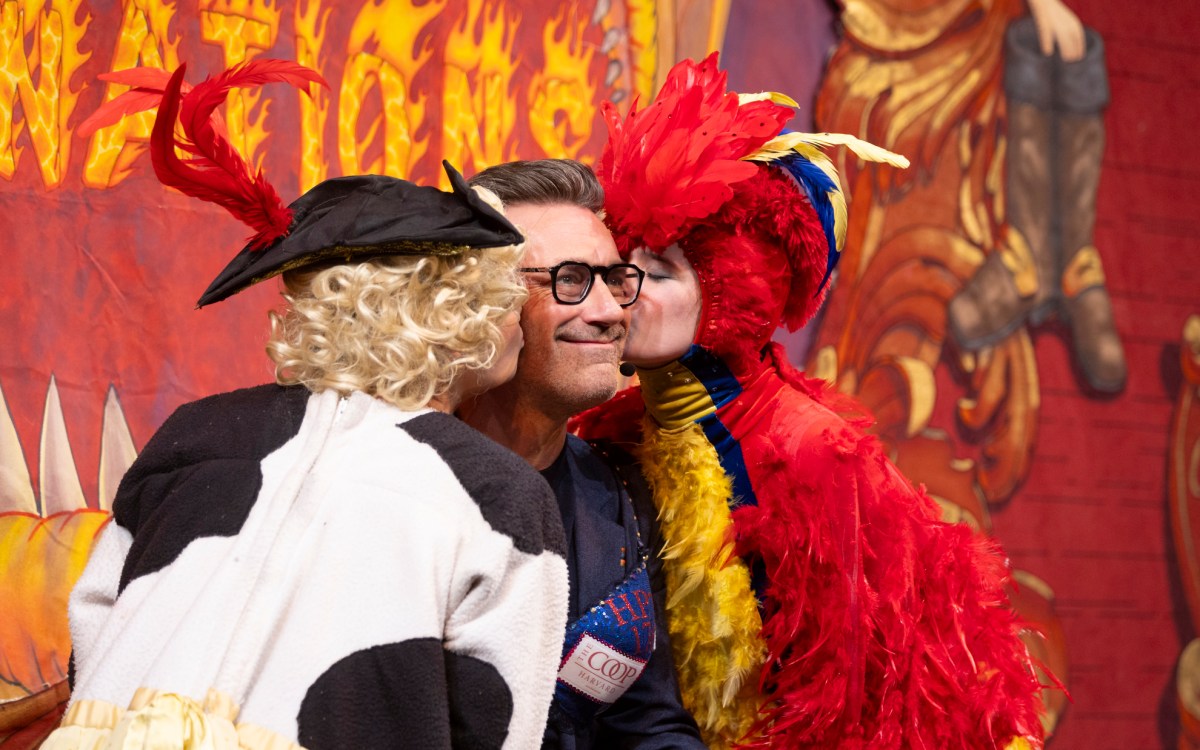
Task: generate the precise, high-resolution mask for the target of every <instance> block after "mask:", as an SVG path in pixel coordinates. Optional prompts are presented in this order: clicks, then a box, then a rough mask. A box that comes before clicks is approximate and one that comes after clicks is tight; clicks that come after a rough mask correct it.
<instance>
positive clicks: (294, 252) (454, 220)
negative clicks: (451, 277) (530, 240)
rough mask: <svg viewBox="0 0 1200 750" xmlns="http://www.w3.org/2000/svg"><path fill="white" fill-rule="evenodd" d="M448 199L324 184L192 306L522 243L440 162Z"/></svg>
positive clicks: (342, 180)
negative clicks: (353, 270)
mask: <svg viewBox="0 0 1200 750" xmlns="http://www.w3.org/2000/svg"><path fill="white" fill-rule="evenodd" d="M442 166H443V167H445V169H446V174H447V175H448V176H449V177H450V184H451V186H452V187H453V192H449V193H447V192H443V191H441V190H438V189H437V188H434V187H422V186H420V185H414V184H413V183H411V182H408V181H406V180H401V179H397V178H395V177H384V176H382V175H357V176H353V177H335V178H333V179H331V180H325V181H324V182H322V183H321V184H319V185H317V186H316V187H314V188H313V189H311V190H309V191H308V192H307V193H305V194H304V195H302V196H300V197H299V198H297V199H296V200H295V201H294V202H293V203H292V204H291V205H290V206H289V208H290V209H291V210H292V222H291V224H290V225H289V227H288V233H287V234H285V235H284V236H282V237H280V238H278V239H276V240H275V241H274V242H272V243H271V244H269V245H267V246H266V247H265V248H263V249H261V250H251V249H250V248H251V246H252V245H253V243H251V244H249V245H247V246H246V247H245V248H243V249H242V251H241V252H240V253H238V254H237V256H236V257H234V259H233V260H232V261H230V262H229V265H227V266H225V269H224V270H223V271H221V273H220V274H218V275H217V278H216V279H214V280H213V282H212V283H211V284H209V286H208V289H207V290H205V292H204V294H203V295H202V296H201V297H200V301H199V302H197V303H196V306H197V307H204V306H205V305H210V304H212V303H213V302H220V301H221V300H223V299H225V298H226V297H229V296H230V295H233V294H236V293H237V292H240V291H242V290H243V289H245V288H246V287H249V286H251V285H253V284H257V283H258V282H260V281H263V280H265V279H269V278H271V277H272V276H277V275H279V274H281V273H283V272H284V271H290V270H293V269H296V268H301V267H303V266H307V265H311V264H314V263H320V262H322V261H327V260H333V259H337V258H342V259H344V260H346V261H349V260H350V259H352V258H366V257H369V256H375V255H457V254H458V253H461V252H464V251H466V250H470V249H473V248H488V247H503V246H506V245H517V244H520V243H522V242H524V241H525V238H524V237H522V236H521V233H520V232H518V231H517V229H516V227H514V226H513V225H512V224H511V223H510V222H509V221H508V219H506V218H504V216H503V215H502V214H501V213H500V212H499V211H497V210H496V209H494V208H492V207H491V206H490V205H488V204H487V202H485V201H484V200H483V199H482V198H480V197H479V195H478V193H476V192H475V191H474V190H472V189H471V188H470V187H468V186H467V183H466V181H465V180H464V179H463V177H462V175H461V174H459V173H458V171H457V170H456V169H454V167H452V166H450V164H449V162H445V161H443V162H442Z"/></svg>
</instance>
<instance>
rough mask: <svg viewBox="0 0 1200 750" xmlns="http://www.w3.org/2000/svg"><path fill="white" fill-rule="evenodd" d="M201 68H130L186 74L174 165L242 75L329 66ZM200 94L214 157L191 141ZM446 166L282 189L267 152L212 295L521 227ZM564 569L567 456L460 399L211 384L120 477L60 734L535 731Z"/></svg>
mask: <svg viewBox="0 0 1200 750" xmlns="http://www.w3.org/2000/svg"><path fill="white" fill-rule="evenodd" d="M182 72H183V70H182V68H181V69H180V70H179V71H177V72H176V74H175V75H174V76H172V77H171V78H170V80H169V81H165V80H163V79H162V78H161V77H160V78H155V77H154V76H155V75H158V74H154V73H152V72H145V71H142V72H140V73H139V74H138V75H141V76H142V79H141V81H142V83H143V84H144V85H143V89H142V90H141V91H140V92H139V91H138V90H137V89H135V90H134V92H131V94H135V95H137V94H140V95H143V96H144V95H145V90H146V89H147V88H151V89H152V88H153V85H152V84H154V81H158V83H157V85H158V86H160V87H161V90H162V91H163V97H162V104H161V105H160V107H159V114H158V118H157V121H156V124H155V131H154V139H155V140H154V141H153V142H152V148H153V153H154V155H155V168H156V172H157V173H158V174H159V176H160V178H163V179H164V182H169V183H171V184H178V182H171V179H172V177H171V176H170V175H168V177H164V172H171V171H172V170H174V179H176V180H177V179H178V178H179V175H180V174H183V173H186V172H187V171H188V170H196V171H197V172H202V171H204V169H205V168H206V167H207V166H210V165H205V164H198V159H200V158H206V159H210V160H216V159H217V158H219V156H220V153H224V155H225V156H226V157H227V156H228V155H229V153H231V152H232V149H229V148H228V143H227V142H224V141H223V136H221V135H220V133H219V131H216V130H214V128H213V127H212V126H211V120H210V114H211V112H212V111H213V108H215V106H216V104H217V103H219V102H220V101H223V100H224V98H225V93H226V92H227V91H228V89H229V88H230V87H231V86H235V85H246V84H247V83H261V82H264V81H266V80H285V81H289V82H292V83H297V84H298V85H299V84H302V83H305V84H306V83H307V82H308V81H312V80H315V79H316V77H315V74H312V73H311V71H307V70H306V69H303V68H300V67H299V66H295V65H291V64H283V63H278V62H276V61H257V62H254V63H249V64H247V65H245V66H242V67H240V68H236V69H234V70H232V71H229V72H227V73H226V74H223V75H222V76H220V77H218V78H216V79H214V80H210V81H206V82H205V83H203V84H200V85H198V86H196V87H195V88H193V89H192V90H191V93H190V94H187V95H183V92H182ZM160 73H161V72H160ZM181 99H182V106H181ZM119 102H120V100H119V99H118V100H114V104H116V105H117V106H118V107H119V106H121V104H119ZM127 102H128V100H126V103H127ZM209 105H211V106H209ZM206 107H207V109H206ZM180 109H182V112H183V117H182V118H181V119H182V120H183V123H182V124H183V129H184V132H185V133H186V135H187V136H188V137H189V139H190V140H189V142H187V143H185V144H183V147H184V148H185V149H187V150H190V151H191V152H192V153H193V154H200V156H198V157H197V159H193V160H189V161H180V160H178V159H177V157H176V156H175V154H174V149H175V147H176V143H175V142H174V136H173V130H174V127H175V119H176V112H177V111H178V110H180ZM206 127H207V131H205V128H206ZM213 153H218V157H213V156H212V154H213ZM173 159H174V160H175V162H174V163H172V161H171V160H173ZM243 166H244V165H243ZM447 172H448V174H449V176H450V178H451V182H452V185H453V188H454V190H453V192H452V193H444V192H442V191H440V190H437V189H434V188H427V187H418V186H416V185H413V184H411V183H408V182H405V181H403V180H398V179H394V178H390V177H378V176H358V177H344V178H337V179H333V180H327V181H326V182H324V183H321V184H320V185H318V186H316V187H315V188H313V189H312V190H310V191H309V192H308V193H306V194H305V195H304V196H302V197H301V198H300V199H299V200H297V201H296V202H294V203H293V204H292V205H291V206H290V207H287V208H284V207H283V206H282V205H281V204H279V205H276V203H279V202H278V199H277V198H275V199H274V202H272V200H271V197H272V196H273V195H274V193H273V191H270V189H269V186H265V183H263V182H262V181H261V176H259V177H257V178H250V177H249V173H248V171H245V172H244V174H242V175H241V177H239V179H238V180H237V181H236V182H237V184H238V186H239V187H241V188H244V189H245V192H246V193H247V194H249V195H251V196H252V197H253V198H255V199H258V200H257V208H258V209H262V208H263V207H264V206H265V207H266V210H259V211H258V214H259V215H258V218H257V220H256V222H248V223H251V224H252V226H255V228H256V229H258V230H259V234H258V235H256V237H255V238H253V239H252V240H251V242H250V244H249V245H248V246H247V248H246V249H244V250H243V251H242V252H241V253H240V254H239V255H238V256H237V257H236V258H234V260H233V261H232V262H231V263H230V264H229V266H228V267H227V268H226V269H225V270H224V271H223V272H222V273H221V275H220V276H218V278H217V280H216V281H214V283H213V285H212V286H210V288H209V289H208V291H206V292H205V295H204V296H203V297H202V298H201V300H200V303H201V304H202V305H203V304H208V303H210V302H215V301H218V300H220V299H223V298H225V297H227V296H229V295H230V294H233V293H236V292H237V291H239V290H241V289H243V288H245V287H247V286H249V285H250V284H253V283H256V282H257V281H260V280H262V279H264V278H268V277H270V276H273V275H275V274H278V273H281V272H282V271H285V270H289V269H293V268H299V267H304V266H307V265H309V264H312V263H314V262H317V261H320V262H322V263H330V262H333V263H336V260H334V259H342V260H343V261H349V260H351V259H352V258H355V259H360V258H367V257H377V256H380V255H387V254H408V255H423V256H429V255H439V254H440V255H448V256H453V255H458V254H461V253H462V252H464V251H466V250H468V249H480V248H499V247H502V246H512V245H514V244H516V243H519V242H521V241H522V238H521V236H520V234H519V233H518V232H517V231H516V229H515V228H514V227H513V226H512V225H511V224H510V223H509V222H508V221H507V220H506V219H505V218H504V217H503V215H502V214H501V213H499V212H498V211H497V210H496V209H495V208H493V207H492V206H491V205H490V204H489V203H488V202H486V201H485V200H484V199H482V198H481V196H480V195H479V194H478V193H477V192H476V191H474V190H472V189H470V188H468V187H467V186H466V185H465V183H464V182H463V181H462V178H461V176H460V175H458V173H457V172H455V171H454V170H453V169H451V168H450V167H449V166H448V165H447ZM199 177H200V178H204V177H208V178H212V174H211V170H210V173H208V174H207V175H199ZM196 178H197V175H191V176H190V178H189V179H191V180H192V182H193V183H194V181H195V179H196ZM213 179H219V177H218V178H213ZM256 180H257V182H256ZM210 182H211V180H210ZM264 186H265V187H264ZM210 188H212V185H211V184H209V185H208V186H207V192H206V189H200V188H197V187H195V185H194V184H192V185H191V189H190V190H187V189H185V192H190V194H193V195H198V196H199V197H206V198H207V199H213V198H211V195H212V194H213V190H212V189H210ZM268 193H269V194H268ZM223 194H224V195H226V196H227V195H228V192H226V193H223ZM239 200H240V198H239ZM218 202H220V201H218ZM230 202H235V201H233V199H230ZM248 202H249V203H252V202H254V201H244V200H243V201H242V202H241V203H239V204H238V205H240V206H242V208H243V209H245V206H246V204H247V203H248ZM222 205H226V204H225V203H222ZM226 207H230V206H228V205H227V206H226ZM231 210H233V209H232V208H231ZM235 213H237V211H235ZM245 213H254V209H246V210H245ZM242 218H245V216H244V215H243V216H242ZM280 227H283V230H284V231H283V233H280V229H279V228H280ZM567 591H568V584H567V572H566V564H565V561H564V558H563V532H562V526H561V521H560V519H559V516H558V510H557V507H556V504H555V500H554V496H553V494H552V493H551V491H550V489H549V487H548V485H547V484H546V482H545V481H544V480H543V479H542V478H541V477H540V476H539V475H538V474H537V472H535V471H534V470H533V469H532V468H530V467H529V466H528V465H526V464H525V463H524V462H523V461H522V460H521V459H520V458H519V457H517V456H516V455H515V454H513V453H512V452H510V451H509V450H507V449H505V448H502V447H500V446H499V445H497V444H495V443H493V442H492V441H490V440H488V439H487V438H485V437H483V436H482V435H481V434H479V433H477V432H476V431H475V430H473V429H471V428H469V427H467V426H466V425H464V424H463V423H461V422H460V421H458V420H457V419H455V418H454V417H452V416H450V415H449V414H446V413H443V412H442V411H436V410H434V409H430V408H419V409H404V408H400V407H399V406H397V405H395V404H394V403H391V402H389V401H385V400H384V399H382V398H378V397H374V396H371V395H368V394H366V393H363V392H360V391H351V392H349V393H338V392H336V391H334V390H318V391H317V392H310V391H309V390H308V389H307V388H305V387H303V386H295V385H293V386H281V385H266V386H260V387H256V388H250V389H246V390H241V391H236V392H233V393H226V394H221V395H217V396H212V397H210V398H206V399H202V400H200V401H197V402H194V403H191V404H187V405H185V406H183V407H181V408H180V409H178V410H177V411H176V412H175V413H174V414H173V415H172V416H171V417H170V418H169V419H168V420H167V421H166V423H165V424H164V425H163V426H162V427H161V428H160V429H159V431H158V432H157V433H156V434H155V435H154V437H153V438H151V440H150V441H149V443H148V444H147V445H146V448H145V450H144V451H143V452H142V453H141V455H140V456H139V457H138V459H137V461H136V462H135V463H134V465H133V466H132V467H131V468H130V470H129V472H128V473H127V474H126V476H125V477H124V479H123V480H122V483H121V486H120V489H119V491H118V493H117V497H116V499H115V501H114V504H113V521H112V522H111V523H110V524H109V525H108V527H107V528H106V529H105V530H104V532H103V534H102V536H101V537H100V539H99V541H98V542H97V545H96V548H95V550H94V552H93V553H92V557H91V559H90V561H89V563H88V566H87V569H86V570H85V572H84V573H83V575H82V577H81V578H80V580H79V583H78V585H77V587H76V589H75V590H74V591H73V593H72V596H71V602H70V617H71V634H72V640H73V647H74V655H73V670H72V671H73V681H74V690H73V694H72V700H71V705H70V707H69V708H68V710H67V713H66V715H65V717H64V720H63V724H62V726H61V727H60V728H59V729H58V730H56V732H55V733H54V734H53V735H51V737H50V739H49V740H48V741H47V743H46V745H45V747H47V748H51V749H52V750H63V749H66V748H93V747H110V748H117V747H139V748H141V747H188V748H191V747H197V748H199V747H204V748H214V749H216V748H239V747H241V748H268V747H269V748H273V749H280V750H282V749H283V748H295V747H307V748H312V749H313V750H316V749H318V748H345V747H354V748H373V747H396V746H405V747H421V748H439V747H444V748H448V747H480V748H483V747H488V748H492V747H494V748H501V747H503V748H525V747H532V746H535V745H536V744H537V743H538V742H539V741H540V739H541V737H542V732H543V728H544V726H545V722H546V715H547V710H548V707H549V704H550V701H551V698H552V695H553V692H554V684H555V674H556V671H557V669H558V665H559V660H560V655H561V654H560V651H561V646H562V633H563V627H564V623H565V619H566V607H567Z"/></svg>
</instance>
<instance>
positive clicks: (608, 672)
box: [558, 633, 646, 703]
mask: <svg viewBox="0 0 1200 750" xmlns="http://www.w3.org/2000/svg"><path fill="white" fill-rule="evenodd" d="M645 668H646V662H644V661H638V660H637V659H632V658H630V657H628V656H626V655H625V654H622V653H621V652H620V651H617V650H616V649H615V648H613V647H611V646H609V645H608V644H607V643H605V642H604V641H601V640H597V639H596V638H593V637H592V636H591V635H590V634H588V633H584V635H583V637H582V638H580V639H579V643H577V644H575V648H574V649H572V650H571V653H569V654H567V658H566V659H564V660H563V665H562V668H561V669H559V670H558V679H559V680H561V681H563V682H565V683H566V684H567V685H570V686H571V687H573V688H575V689H576V690H578V691H579V692H581V693H583V694H584V695H586V696H588V697H590V698H592V699H594V700H597V701H599V702H601V703H612V702H613V701H615V700H616V699H617V698H620V697H621V696H622V695H623V694H624V693H625V691H626V690H628V689H629V686H630V685H632V684H633V683H635V682H637V678H638V677H640V676H641V674H642V670H644V669H645Z"/></svg>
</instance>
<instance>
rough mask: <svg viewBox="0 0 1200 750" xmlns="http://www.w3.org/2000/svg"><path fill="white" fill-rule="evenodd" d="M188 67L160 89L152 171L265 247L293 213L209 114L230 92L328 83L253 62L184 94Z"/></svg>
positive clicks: (284, 66) (284, 64)
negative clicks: (240, 225)
mask: <svg viewBox="0 0 1200 750" xmlns="http://www.w3.org/2000/svg"><path fill="white" fill-rule="evenodd" d="M186 67H187V66H186V65H181V66H180V67H179V69H178V70H176V71H175V73H174V75H172V76H171V78H170V80H169V81H168V82H167V84H166V86H165V89H164V91H163V95H162V102H161V104H160V105H159V108H158V116H157V118H155V121H154V132H153V135H152V136H151V139H150V155H151V158H152V161H153V163H154V172H155V174H156V175H158V179H159V180H160V181H161V182H162V183H163V184H164V185H167V186H168V187H173V188H176V189H178V190H179V191H181V192H183V193H185V194H187V195H190V196H192V197H194V198H199V199H201V200H206V201H209V202H212V203H216V204H217V205H219V206H222V207H223V208H225V209H226V210H227V211H229V212H230V213H231V214H233V215H234V217H236V218H237V219H239V220H240V221H242V222H244V223H245V224H247V225H249V226H250V227H251V228H252V229H254V230H256V233H255V234H254V235H253V236H252V237H250V239H249V243H250V248H251V249H252V250H257V249H261V248H263V247H266V246H267V245H269V244H270V243H271V242H273V241H274V240H275V239H277V238H279V237H282V236H283V235H285V234H287V230H288V226H289V225H290V224H291V220H292V212H291V210H290V209H289V208H287V206H285V205H284V204H283V201H282V200H280V198H279V195H278V193H276V192H275V188H273V187H272V186H271V184H270V183H269V182H267V180H266V179H265V178H264V177H263V175H262V172H261V170H260V171H259V172H257V173H255V174H251V171H250V167H249V165H248V164H246V161H245V159H243V158H242V156H241V154H239V153H238V152H237V150H236V149H235V148H233V146H232V145H231V144H230V143H229V139H228V138H227V137H226V136H225V133H224V129H223V127H222V123H221V122H220V118H217V117H214V116H213V113H214V111H215V110H216V108H217V107H218V106H220V104H221V103H222V102H223V101H225V97H226V95H227V94H228V93H229V90H230V89H232V88H238V87H247V86H258V85H261V84H264V83H271V82H283V83H290V84H291V85H293V86H296V87H297V88H300V89H301V90H303V91H305V92H306V93H307V91H308V86H309V84H310V83H314V82H315V83H319V84H321V85H323V86H326V87H328V84H326V83H325V80H324V79H323V78H322V77H321V76H320V75H319V74H318V73H317V72H316V71H313V70H310V69H308V68H305V67H303V66H301V65H299V64H297V63H293V62H288V61H284V60H252V61H250V62H247V63H243V64H242V65H238V66H236V67H234V68H231V69H229V70H227V71H225V72H224V73H222V74H220V75H219V76H217V77H216V78H212V79H208V80H205V81H204V82H203V83H200V84H198V85H197V86H195V87H194V88H193V89H192V90H191V91H190V92H188V93H187V94H186V96H185V95H184V94H183V74H184V71H185V70H186ZM119 98H120V97H118V99H119ZM113 101H114V102H116V101H117V99H114V100H113ZM177 115H178V117H179V127H180V129H182V131H183V136H184V137H183V138H182V139H180V140H178V141H177V140H176V134H175V130H176V128H175V122H176V116H177ZM93 116H94V115H93ZM176 148H179V149H181V150H183V151H185V152H187V153H188V154H191V155H192V156H191V158H187V159H181V158H179V157H178V156H177V155H176V153H175V149H176Z"/></svg>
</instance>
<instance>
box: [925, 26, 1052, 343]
mask: <svg viewBox="0 0 1200 750" xmlns="http://www.w3.org/2000/svg"><path fill="white" fill-rule="evenodd" d="M1004 89H1005V93H1006V94H1007V96H1008V152H1007V172H1008V174H1007V184H1006V199H1007V203H1008V206H1009V209H1008V210H1009V218H1008V226H1007V228H1006V231H1005V233H1004V234H1003V235H1002V236H1001V238H1000V243H999V246H998V247H997V248H996V250H995V251H994V252H992V253H991V254H990V255H988V256H987V257H986V258H985V259H984V261H983V263H982V264H981V265H980V266H979V268H978V269H976V271H975V274H974V275H973V276H972V277H971V279H970V280H969V281H968V282H967V283H966V285H965V286H964V287H963V289H962V291H960V292H959V293H958V295H957V296H955V297H954V298H953V299H952V300H950V304H949V307H948V309H947V322H948V325H949V328H950V333H951V335H953V336H954V338H955V339H956V340H957V341H958V344H959V346H961V347H962V348H963V349H966V350H969V351H974V350H977V349H982V348H983V347H986V346H991V345H992V344H995V343H996V342H997V341H999V340H1000V339H1003V338H1004V337H1005V336H1007V335H1009V334H1010V333H1012V332H1013V331H1015V330H1017V329H1018V328H1019V327H1021V326H1022V325H1024V324H1025V323H1026V322H1029V323H1031V324H1037V323H1040V322H1041V321H1042V320H1043V319H1045V317H1046V316H1047V315H1049V314H1050V313H1051V312H1052V311H1053V310H1054V303H1055V302H1056V297H1057V294H1058V289H1057V281H1058V277H1059V263H1058V253H1057V245H1056V243H1055V242H1054V241H1053V231H1052V230H1053V226H1052V222H1053V210H1054V209H1053V206H1054V192H1053V189H1054V179H1053V175H1052V173H1051V170H1052V168H1053V161H1052V158H1053V153H1052V150H1051V141H1052V138H1053V132H1054V130H1053V129H1054V116H1053V102H1054V96H1053V93H1054V58H1052V57H1046V56H1044V55H1042V53H1041V51H1040V49H1039V48H1038V40H1037V29H1036V28H1035V27H1034V25H1033V21H1032V20H1031V19H1022V20H1019V21H1017V22H1015V23H1013V24H1012V25H1010V26H1009V29H1008V33H1007V34H1006V35H1005V70H1004Z"/></svg>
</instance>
